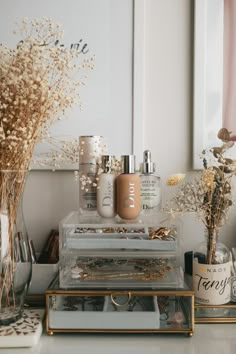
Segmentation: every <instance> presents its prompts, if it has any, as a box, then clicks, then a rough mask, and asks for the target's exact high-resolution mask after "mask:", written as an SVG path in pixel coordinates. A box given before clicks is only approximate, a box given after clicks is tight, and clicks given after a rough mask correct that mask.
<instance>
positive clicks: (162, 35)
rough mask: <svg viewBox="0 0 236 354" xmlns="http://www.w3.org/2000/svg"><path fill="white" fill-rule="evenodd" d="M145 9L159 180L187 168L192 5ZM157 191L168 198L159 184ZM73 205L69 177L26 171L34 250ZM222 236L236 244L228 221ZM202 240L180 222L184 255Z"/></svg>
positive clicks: (190, 220) (153, 2)
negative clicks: (161, 191) (28, 173)
mask: <svg viewBox="0 0 236 354" xmlns="http://www.w3.org/2000/svg"><path fill="white" fill-rule="evenodd" d="M145 6H146V8H145V46H146V48H145V82H144V85H145V114H144V120H145V128H144V148H148V149H150V150H151V151H152V154H153V160H155V161H156V163H157V169H158V173H159V174H160V175H161V177H162V180H163V181H165V179H166V177H167V176H168V175H169V174H172V173H176V172H186V171H189V170H190V169H191V162H192V95H193V90H192V87H193V82H192V70H193V1H192V0H175V1H173V0H145ZM163 192H164V194H165V195H168V194H169V193H170V190H167V188H166V187H164V183H163ZM76 203H77V202H76V185H75V183H74V180H73V173H72V172H54V173H53V172H45V171H42V172H37V171H33V172H31V174H30V176H29V179H28V183H27V186H26V191H25V203H24V212H25V216H26V224H27V227H28V232H29V235H30V237H31V238H33V240H34V241H35V244H36V248H37V249H40V248H41V247H42V244H43V242H44V240H45V238H46V236H47V235H48V233H49V231H50V229H51V228H53V227H57V224H58V222H59V220H61V218H62V217H64V216H65V215H66V214H67V213H69V212H70V211H71V210H73V209H75V208H76V206H77V204H76ZM231 214H232V213H231ZM234 215H235V209H234ZM223 233H224V235H223V237H222V239H224V241H225V243H226V244H228V246H230V245H236V238H235V240H234V236H235V234H236V220H234V218H233V217H232V216H231V218H230V219H229V222H228V225H227V226H226V227H225V228H224V230H223ZM202 237H203V232H202V224H201V223H200V222H199V221H197V220H196V219H195V217H194V216H192V215H190V216H188V217H185V218H184V228H183V239H184V250H188V249H192V247H193V246H194V245H195V244H196V243H197V242H199V241H201V240H202Z"/></svg>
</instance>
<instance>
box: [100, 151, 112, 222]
mask: <svg viewBox="0 0 236 354" xmlns="http://www.w3.org/2000/svg"><path fill="white" fill-rule="evenodd" d="M113 161H114V156H111V155H103V156H102V170H103V173H101V174H100V175H99V176H98V185H97V212H98V214H99V215H100V216H103V217H105V218H112V217H114V216H115V215H116V174H115V173H114V172H113V171H112V167H113Z"/></svg>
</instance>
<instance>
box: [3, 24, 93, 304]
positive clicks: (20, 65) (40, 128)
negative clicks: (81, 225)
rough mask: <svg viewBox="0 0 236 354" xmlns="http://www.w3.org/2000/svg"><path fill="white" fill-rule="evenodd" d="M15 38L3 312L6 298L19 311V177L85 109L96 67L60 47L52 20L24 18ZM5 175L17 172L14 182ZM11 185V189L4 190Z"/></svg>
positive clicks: (9, 72)
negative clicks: (41, 145) (54, 130)
mask: <svg viewBox="0 0 236 354" xmlns="http://www.w3.org/2000/svg"><path fill="white" fill-rule="evenodd" d="M16 33H19V35H20V36H21V41H20V42H19V43H18V44H17V45H16V47H15V48H9V47H7V46H4V45H3V44H1V45H0V200H1V204H0V232H3V230H2V229H3V228H4V225H3V226H2V225H1V222H2V220H4V218H5V219H6V218H7V219H8V221H7V222H8V225H7V228H6V227H5V229H4V230H7V232H5V238H6V237H7V239H5V240H4V242H5V247H7V253H6V255H5V257H4V259H1V262H2V264H4V267H2V269H1V274H0V308H1V307H2V305H3V304H4V301H5V300H4V296H3V295H4V294H5V297H6V303H8V305H9V307H11V308H14V307H15V300H14V294H13V302H12V303H11V302H10V300H9V299H10V296H9V294H10V293H11V290H12V291H13V289H14V284H13V280H14V271H15V266H14V235H13V232H14V225H15V222H16V216H17V209H18V205H19V200H20V197H21V194H22V191H23V188H24V181H25V176H26V175H25V174H24V178H23V179H22V180H21V183H19V178H18V177H19V175H20V176H21V171H27V170H28V169H29V165H30V162H31V159H32V155H33V151H34V147H35V145H36V144H37V143H38V142H39V141H42V140H44V141H46V140H47V139H48V138H49V140H50V134H49V133H48V131H49V128H50V127H51V125H52V124H54V123H55V122H57V121H58V120H61V119H62V117H63V116H65V114H66V113H67V111H68V110H69V109H70V108H71V107H73V106H74V105H75V104H78V105H80V104H81V102H80V87H81V85H83V84H84V79H85V72H86V71H88V70H91V69H92V68H93V65H94V64H93V58H89V59H88V58H87V59H83V60H80V58H79V51H77V50H76V48H73V49H71V48H70V49H67V48H65V47H64V46H63V47H62V46H58V45H57V43H58V41H59V39H61V38H62V36H63V31H62V28H61V26H60V25H59V24H56V23H54V22H53V21H52V20H51V19H49V18H43V19H33V20H29V19H27V18H24V19H23V20H22V22H21V24H18V25H17V29H16ZM49 142H50V141H49ZM71 153H73V152H71ZM65 157H67V156H63V158H65ZM5 170H7V171H8V170H9V172H10V171H14V173H13V176H14V177H12V178H11V177H10V181H9V180H8V178H9V177H8V178H7V177H6V176H7V174H5V172H4V171H5ZM10 176H11V174H10ZM9 185H10V186H11V188H7V189H6V186H7V187H8V186H9ZM2 235H3V234H1V237H2ZM0 241H1V240H0ZM0 249H1V242H0Z"/></svg>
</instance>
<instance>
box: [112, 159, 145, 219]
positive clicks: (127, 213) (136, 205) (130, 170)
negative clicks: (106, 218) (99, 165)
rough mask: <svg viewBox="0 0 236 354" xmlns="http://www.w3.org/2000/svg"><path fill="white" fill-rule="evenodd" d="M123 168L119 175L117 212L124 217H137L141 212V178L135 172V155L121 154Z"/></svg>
mask: <svg viewBox="0 0 236 354" xmlns="http://www.w3.org/2000/svg"><path fill="white" fill-rule="evenodd" d="M121 168H122V173H121V174H120V175H119V176H118V177H117V213H118V215H119V216H120V217H121V218H123V219H128V220H130V219H136V218H137V217H138V216H139V213H140V179H139V176H138V175H137V174H136V173H135V156H134V155H123V156H121Z"/></svg>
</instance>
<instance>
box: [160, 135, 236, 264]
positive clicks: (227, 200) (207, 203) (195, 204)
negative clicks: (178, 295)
mask: <svg viewBox="0 0 236 354" xmlns="http://www.w3.org/2000/svg"><path fill="white" fill-rule="evenodd" d="M217 136H218V138H219V139H220V140H221V141H222V145H221V146H217V147H213V148H211V149H209V151H206V150H204V151H203V152H202V161H203V170H202V171H201V172H200V177H199V178H195V179H194V180H191V181H188V182H183V183H182V181H183V179H184V177H185V175H183V174H177V175H173V176H171V177H170V178H169V179H168V180H167V185H169V186H175V185H178V184H179V183H182V185H181V186H180V188H179V190H178V191H177V193H176V194H175V195H174V196H173V197H172V198H171V200H170V202H169V203H168V204H169V205H168V209H169V210H171V212H173V213H175V212H180V213H185V212H195V213H197V215H198V216H199V217H200V219H201V220H202V222H203V223H204V225H205V227H206V230H207V264H214V263H215V247H216V237H217V231H218V229H219V228H220V227H221V226H222V225H224V223H225V221H226V218H227V213H228V210H229V208H230V207H231V206H232V204H233V202H232V179H233V176H235V174H236V160H235V159H231V158H229V157H226V155H227V152H228V150H229V149H230V148H232V147H233V145H234V142H233V141H231V133H230V132H229V131H228V130H227V129H226V128H222V129H221V130H220V131H219V132H218V135H217ZM207 153H209V154H210V155H209V156H208V155H207Z"/></svg>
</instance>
